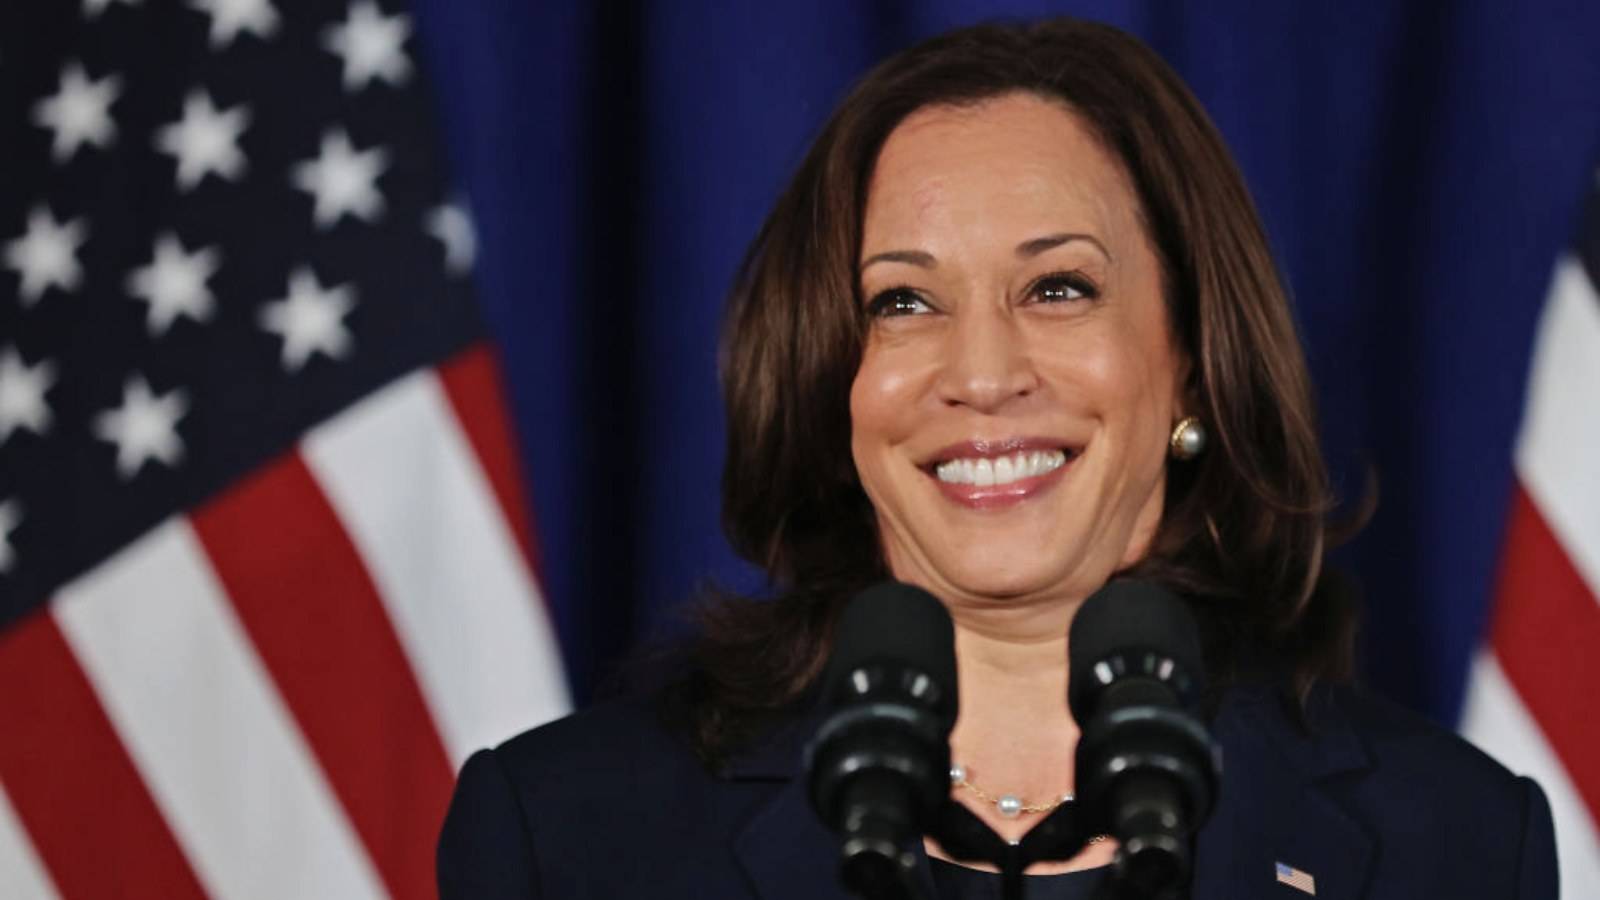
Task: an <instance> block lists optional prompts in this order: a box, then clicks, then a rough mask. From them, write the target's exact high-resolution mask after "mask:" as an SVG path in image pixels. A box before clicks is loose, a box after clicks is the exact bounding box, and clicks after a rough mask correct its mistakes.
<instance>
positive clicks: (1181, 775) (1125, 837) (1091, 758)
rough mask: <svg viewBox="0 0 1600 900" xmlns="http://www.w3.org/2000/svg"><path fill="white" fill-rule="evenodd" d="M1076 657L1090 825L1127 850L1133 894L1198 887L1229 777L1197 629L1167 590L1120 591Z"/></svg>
mask: <svg viewBox="0 0 1600 900" xmlns="http://www.w3.org/2000/svg"><path fill="white" fill-rule="evenodd" d="M1067 648H1068V651H1067V652H1068V654H1069V656H1070V658H1071V661H1072V662H1071V673H1070V676H1069V678H1070V682H1071V683H1070V685H1069V686H1068V689H1067V705H1068V707H1069V708H1070V709H1071V710H1072V715H1073V717H1074V718H1075V719H1077V721H1078V724H1079V727H1080V728H1082V729H1083V736H1082V738H1081V739H1080V740H1079V742H1078V752H1077V779H1078V794H1079V799H1080V801H1081V802H1082V803H1083V804H1084V811H1085V814H1086V815H1088V816H1089V817H1090V821H1092V822H1095V823H1098V825H1099V827H1100V829H1101V830H1103V831H1106V832H1109V833H1111V834H1113V835H1114V836H1115V837H1116V838H1117V840H1118V841H1119V842H1120V843H1121V845H1122V846H1121V849H1120V850H1119V851H1118V854H1117V860H1116V863H1115V866H1116V869H1115V871H1116V875H1117V880H1118V881H1119V882H1120V883H1121V884H1122V885H1123V886H1125V887H1128V888H1132V889H1133V890H1135V891H1136V892H1138V893H1139V894H1142V895H1145V896H1161V895H1162V894H1164V893H1167V892H1171V891H1174V890H1175V889H1177V888H1178V887H1180V886H1182V885H1183V884H1184V883H1186V882H1187V881H1188V879H1189V875H1190V863H1191V860H1190V846H1189V839H1190V836H1191V835H1192V834H1193V833H1194V831H1195V830H1196V829H1198V828H1199V827H1200V825H1201V823H1202V822H1204V821H1205V819H1206V817H1207V816H1209V815H1210V814H1211V806H1212V803H1213V801H1214V798H1215V796H1216V791H1217V782H1218V779H1219V778H1220V777H1221V774H1222V773H1221V760H1220V752H1219V751H1218V750H1217V749H1216V748H1215V746H1214V745H1213V744H1212V742H1211V737H1210V735H1209V733H1208V732H1207V731H1206V727H1205V725H1204V724H1203V723H1202V722H1201V720H1200V716H1199V714H1198V712H1197V707H1198V705H1199V698H1200V693H1201V691H1202V690H1203V689H1204V669H1203V667H1202V664H1201V658H1200V641H1199V636H1198V630H1197V629H1196V627H1195V623H1194V618H1193V617H1192V616H1191V615H1190V614H1189V610H1188V608H1187V607H1186V606H1185V605H1184V603H1183V601H1181V600H1179V599H1178V597H1177V596H1176V595H1174V594H1173V593H1172V592H1170V591H1168V590H1166V589H1165V588H1162V587H1159V586H1157V585H1154V584H1150V583H1148V582H1141V581H1130V580H1123V579H1119V580H1115V581H1112V582H1110V583H1109V584H1107V585H1106V586H1105V587H1103V588H1101V589H1100V590H1099V591H1096V592H1095V594H1094V595H1093V596H1091V597H1090V598H1089V599H1088V600H1086V601H1084V604H1083V606H1082V607H1081V608H1080V609H1079V610H1078V614H1077V616H1075V617H1074V619H1073V622H1072V630H1071V631H1070V632H1069V634H1068V636H1067Z"/></svg>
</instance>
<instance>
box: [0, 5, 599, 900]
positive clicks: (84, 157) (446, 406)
mask: <svg viewBox="0 0 1600 900" xmlns="http://www.w3.org/2000/svg"><path fill="white" fill-rule="evenodd" d="M412 31H413V23H412V20H411V18H410V17H409V16H408V15H407V14H406V11H405V10H404V9H402V8H401V7H400V5H399V4H397V3H394V2H388V0H386V2H384V3H382V4H379V3H377V2H374V0H354V2H300V3H283V2H267V0H192V2H188V3H177V2H149V3H142V2H137V0H85V2H82V3H77V2H72V3H68V2H59V0H30V2H24V3H9V2H8V3H7V4H6V5H5V8H4V10H3V11H0V147H4V148H5V165H4V168H5V171H4V174H3V178H0V897H6V898H55V897H60V898H64V900H75V898H104V897H122V896H128V897H135V896H136V897H151V896H163V897H169V898H184V897H202V896H209V897H219V898H246V897H275V898H276V897H340V898H361V897H371V898H377V897H395V898H424V897H427V896H430V895H432V893H433V888H432V859H433V844H434V840H435V837H436V834H437V828H438V822H439V821H440V819H441V818H442V816H443V812H444V808H445V805H446V803H447V802H448V798H449V794H450V790H451V787H452V783H453V776H454V772H455V769H456V767H457V766H458V765H459V764H460V763H461V761H462V760H463V759H464V758H465V756H466V755H467V754H468V753H470V752H471V751H472V750H474V749H477V748H478V747H481V746H484V745H487V744H491V743H494V742H497V741H499V740H501V739H503V738H504V737H506V736H508V735H510V734H512V733H514V732H515V731H518V730H520V729H522V728H525V727H528V726H529V725H532V724H535V723H537V722H539V721H542V720H545V719H549V718H552V717H554V716H556V715H558V714H560V713H562V712H564V711H565V710H566V708H567V706H568V703H569V700H568V691H567V687H566V678H565V675H564V673H563V670H562V667H561V663H560V657H559V654H558V649H557V646H556V642H555V640H554V638H553V636H552V630H551V627H550V625H549V620H548V617H547V613H546V609H545V606H544V603H543V598H542V597H541V595H540V589H539V584H538V580H537V578H536V575H535V568H534V565H533V560H534V557H533V554H532V537H531V531H530V527H529V521H528V516H527V515H526V513H525V496H524V494H523V491H522V485H521V482H520V476H519V472H518V466H519V462H518V458H517V452H516V449H515V447H514V445H513V441H512V437H511V436H512V428H511V426H510V420H509V418H508V416H507V413H506V410H505V408H504V402H503V398H502V396H501V385H500V375H499V372H498V367H497V362H496V358H495V353H494V351H493V350H492V349H491V347H490V346H489V344H488V343H486V341H485V336H484V332H483V327H482V325H481V323H480V318H479V315H478V312H477V310H476V308H475V304H474V301H473V297H472V292H471V290H470V289H469V284H470V277H469V276H470V273H471V271H472V265H473V251H474V246H473V233H472V227H471V223H470V220H469V217H468V215H467V213H466V211H465V209H464V208H463V207H462V205H461V204H460V203H459V202H458V201H456V200H453V199H452V196H451V192H450V191H449V189H448V184H447V179H446V178H445V175H444V166H443V162H442V159H441V154H440V151H439V149H438V148H439V143H440V142H439V139H438V135H437V134H436V133H435V132H434V128H433V124H432V115H433V108H432V100H431V98H430V97H429V95H428V93H427V89H426V84H425V82H424V80H423V78H422V77H421V73H420V71H419V61H418V60H417V59H416V50H415V47H414V41H413V39H412Z"/></svg>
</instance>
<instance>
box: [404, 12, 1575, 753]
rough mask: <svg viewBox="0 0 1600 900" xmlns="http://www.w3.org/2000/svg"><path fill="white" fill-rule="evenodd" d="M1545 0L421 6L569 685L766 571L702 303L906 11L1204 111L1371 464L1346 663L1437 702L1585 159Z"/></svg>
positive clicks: (1331, 391)
mask: <svg viewBox="0 0 1600 900" xmlns="http://www.w3.org/2000/svg"><path fill="white" fill-rule="evenodd" d="M1540 6H1541V7H1542V8H1541V9H1539V10H1538V11H1537V12H1536V11H1533V10H1531V9H1528V8H1526V7H1524V6H1522V5H1520V4H1516V3H1512V2H1509V0H1503V2H1498V3H1496V2H1468V0H1463V2H1455V3H1433V2H1417V3H1389V2H1372V3H1347V4H1310V3H1265V4H1263V3H1254V2H1245V0H1233V2H1219V3H1212V4H1206V5H1205V6H1204V8H1201V7H1200V6H1199V5H1194V6H1185V5H1180V4H1176V3H1170V2H1160V0H1152V2H1121V3H1117V2H1100V3H1092V2H1084V3H1022V2H1015V3H977V2H926V3H911V2H875V3H874V2H858V0H828V2H819V3H808V4H750V3H719V4H710V3H707V4H691V3H678V2H670V3H669V2H656V3H646V4H642V5H635V4H606V3H602V4H599V5H593V4H589V3H582V2H573V0H547V2H540V3H529V2H512V0H478V2H473V3H458V2H454V0H419V2H418V4H417V13H418V19H419V23H420V26H421V27H420V36H421V40H422V43H423V49H424V57H425V60H426V62H427V64H428V67H429V69H430V74H431V76H432V83H433V85H434V90H435V94H436V98H437V101H438V103H439V106H440V108H441V110H442V114H443V117H444V120H445V123H446V126H447V128H448V132H449V141H450V152H451V154H452V157H453V162H454V165H455V171H456V176H457V178H458V179H459V181H460V183H461V185H462V187H463V189H464V190H465V192H466V193H467V195H468V197H469V198H470V201H471V204H472V207H473V209H474V211H475V215H476V219H477V225H478V231H479V239H480V255H479V273H478V278H479V282H480V289H481V293H482V296H483V299H484V302H485V303H486V305H487V308H488V316H489V318H490V320H491V324H492V327H493V329H494V331H495V332H496V334H497V335H498V338H499V341H500V343H501V346H502V348H503V349H504V353H505V360H506V365H507V371H508V373H509V379H510V389H511V394H512V398H513V402H514V405H515V411H516V416H517V421H518V425H519V429H520V437H521V440H522V446H523V448H524V455H525V459H526V468H527V471H528V473H529V476H530V481H531V492H532V501H533V506H534V509H535V511H536V515H537V527H538V531H539V541H540V544H541V548H542V555H543V559H544V562H543V576H544V580H545V584H546V585H547V588H548V590H549V593H550V595H551V601H552V604H553V607H554V609H555V611H556V617H557V621H558V626H559V629H560V633H561V636H562V639H563V643H564V647H565V652H566V656H567V661H568V664H569V666H570V669H571V671H572V676H573V682H574V685H575V687H576V689H577V691H578V696H579V699H580V701H582V700H583V699H585V698H586V697H588V696H589V694H590V691H591V690H592V689H593V687H594V685H595V683H596V680H597V678H599V677H601V676H602V675H603V674H604V673H605V671H606V670H607V667H608V666H609V665H610V664H611V663H613V662H615V661H616V660H617V659H619V658H620V657H621V656H622V655H624V654H625V653H626V651H627V650H628V648H629V647H630V646H632V645H633V644H634V642H636V641H637V640H639V639H641V638H643V637H645V636H648V635H651V634H660V633H663V632H670V631H672V630H673V629H676V628H679V627H681V610H682V607H683V604H684V602H685V601H686V600H687V599H689V598H690V597H692V596H693V595H694V593H695V592H696V590H697V589H698V588H699V587H700V586H702V585H704V584H705V583H707V582H708V581H716V582H720V583H723V584H730V585H734V586H746V587H748V586H752V585H755V584H758V583H759V582H758V579H756V577H755V575H754V573H752V572H751V571H750V570H748V569H747V568H744V567H742V566H741V565H740V564H739V563H738V562H737V561H736V560H735V559H734V558H733V556H732V554H731V553H730V552H729V551H728V549H727V547H726V545H725V543H724V541H723V540H722V537H721V534H720V530H719V526H718V483H719V476H720V467H721V457H722V429H721V405H720V400H719V398H718V395H717V388H716V378H715V371H716V354H715V346H716V335H717V326H718V318H719V313H720V310H721V306H722V301H723V297H724V295H725V293H726V290H727V288H728V285H729V281H730V278H731V276H732V274H733V271H734V267H735V265H736V263H737V261H738V260H739V258H740V256H741V254H742V253H743V251H744V248H745V246H746V244H747V243H748V242H749V240H750V238H751V237H752V236H753V235H754V233H755V231H756V228H757V226H758V225H759V223H760V221H761V218H762V216H763V215H764V213H765V212H766V210H767V208H768V206H769V204H770V203H771V202H772V200H773V199H774V198H775V196H776V194H777V192H778V190H779V189H780V187H781V186H782V184H783V183H784V181H785V179H786V178H787V176H788V173H789V172H790V171H791V170H792V169H793V168H794V166H795V165H796V164H797V163H798V161H799V159H800V157H801V155H802V153H803V152H804V149H805V147H806V144H807V141H808V140H809V138H810V137H811V136H812V135H813V134H814V133H815V132H816V130H817V129H818V127H819V125H820V124H821V122H822V120H823V119H824V117H825V116H826V115H827V113H828V112H829V110H830V109H831V108H832V106H833V104H834V103H835V102H837V101H838V100H839V99H840V98H841V97H842V96H843V94H844V92H845V91H846V90H847V89H848V87H849V85H850V84H851V83H852V82H853V80H854V79H856V78H857V77H859V76H860V75H861V74H862V73H863V72H865V71H866V69H867V68H868V67H869V66H870V65H871V64H872V63H873V62H874V61H876V60H878V59H881V58H882V57H883V56H885V55H887V54H889V53H891V52H893V51H895V50H898V49H900V48H903V47H905V46H907V45H909V44H910V43H913V42H915V41H917V40H919V39H921V38H923V37H926V36H929V35H932V34H935V33H938V32H940V31H943V30H946V29H949V28H952V27H955V26H959V25H962V24H967V23H971V22H975V21H979V20H983V19H991V18H1017V17H1035V16H1041V15H1048V14H1059V13H1066V14H1071V15H1077V16H1081V17H1086V18H1093V19H1100V20H1103V21H1107V22H1110V23H1112V24H1115V25H1118V26H1120V27H1122V28H1125V29H1127V30H1129V31H1132V32H1133V33H1135V34H1137V35H1139V36H1141V37H1142V38H1143V39H1145V40H1146V41H1147V42H1149V43H1150V44H1151V45H1152V46H1153V47H1155V49H1156V50H1157V51H1158V52H1160V53H1161V54H1162V55H1163V56H1164V57H1165V58H1166V59H1167V60H1169V61H1170V62H1171V63H1172V64H1173V65H1174V66H1175V67H1176V68H1177V69H1178V70H1179V71H1180V72H1181V73H1182V74H1183V76H1184V77H1185V78H1186V79H1187V80H1188V83H1189V84H1190V86H1191V87H1192V88H1193V89H1194V91H1195V92H1196V93H1197V94H1198V95H1199V97H1200V99H1201V101H1202V102H1203V103H1204V104H1205V105H1206V107H1207V109H1208V110H1209V111H1210V113H1211V115H1212V117H1213V118H1214V119H1215V121H1216V122H1217V124H1218V126H1219V127H1220V128H1221V130H1222V132H1223V133H1224V134H1225V135H1226V137H1227V139H1228V141H1229V143H1230V145H1231V147H1232V148H1233V151H1234V153H1235V155H1236V157H1237V158H1238V161H1239V164H1240V166H1241V167H1242V168H1243V170H1244V173H1245V176H1246V178H1247V180H1248V182H1249V184H1250V186H1251V188H1252V190H1253V191H1254V193H1255V197H1256V200H1257V202H1258V204H1259V205H1260V208H1261V211H1262V214H1263V216H1264V218H1265V220H1266V223H1267V227H1268V231H1269V233H1270V235H1271V237H1272V240H1273V243H1274V248H1275V251H1276V253H1277V255H1278V258H1279V260H1280V261H1281V264H1282V266H1283V268H1284V270H1285V272H1286V273H1287V276H1288V279H1289V282H1290V284H1291V286H1292V289H1293V293H1294V299H1295V305H1296V314H1297V316H1298V318H1299V321H1300V324H1301V326H1302V328H1303V333H1304V336H1305V340H1306V343H1307V345H1308V348H1309V353H1310V358H1311V363H1312V368H1313V371H1314V375H1315V377H1316V379H1317V385H1318V390H1319V399H1320V403H1321V413H1322V425H1323V431H1324V437H1325V446H1326V448H1327V451H1328V454H1329V458H1330V460H1331V462H1332V463H1333V466H1334V469H1335V472H1336V474H1337V477H1338V479H1339V484H1340V486H1341V488H1342V489H1343V491H1344V493H1345V494H1346V495H1347V496H1353V495H1355V494H1356V493H1358V492H1359V491H1360V489H1361V486H1362V481H1363V477H1364V472H1365V471H1366V469H1367V468H1368V467H1369V466H1370V467H1372V468H1374V469H1375V470H1376V473H1377V474H1378V477H1379V479H1380V487H1381V502H1380V506H1379V509H1378V513H1377V515H1376V517H1375V518H1374V520H1373V521H1372V524H1371V526H1370V527H1369V528H1368V529H1367V530H1366V531H1365V532H1364V533H1363V534H1362V535H1361V537H1360V538H1359V539H1358V540H1357V541H1356V542H1354V543H1353V544H1351V545H1349V546H1348V547H1346V548H1344V549H1342V550H1341V551H1339V553H1338V555H1337V559H1338V560H1339V562H1340V563H1341V564H1342V565H1344V566H1346V567H1348V568H1350V569H1351V570H1353V571H1354V572H1355V573H1356V574H1357V575H1358V576H1359V578H1360V579H1361V581H1362V582H1363V584H1364V587H1365V591H1366V603H1367V606H1368V609H1367V617H1366V627H1365V639H1364V649H1363V664H1364V673H1365V676H1366V679H1367V680H1368V681H1369V682H1370V683H1372V684H1374V685H1376V686H1377V687H1379V688H1380V689H1382V690H1384V691H1385V692H1387V693H1389V694H1390V695H1392V696H1394V697H1396V698H1398V699H1400V700H1401V701H1403V702H1405V703H1407V704H1409V705H1411V706H1413V707H1415V708H1417V709H1420V710H1422V711H1424V712H1427V713H1429V714H1431V715H1433V716H1434V717H1435V718H1437V719H1439V720H1441V721H1445V722H1449V721H1452V720H1453V718H1454V716H1455V714H1456V711H1457V709H1458V706H1459V703H1460V700H1461V696H1462V689H1463V680H1464V677H1465V672H1466V667H1467V664H1468V662H1469V660H1470V656H1471V653H1472V651H1473V648H1474V647H1475V645H1476V643H1477V640H1478V636H1479V633H1480V630H1481V629H1482V627H1483V624H1484V617H1485V614H1486V610H1487V605H1488V602H1489V600H1490V595H1491V592H1492V584H1493V578H1494V574H1495V569H1496V564H1497V559H1498V556H1499V545H1500V538H1501V531H1502V521H1503V516H1504V511H1505V507H1506V502H1507V499H1508V497H1509V490H1510V479H1511V468H1510V467H1511V455H1510V454H1511V445H1512V441H1513V438H1514V436H1515V431H1516V426H1517V422H1518V418H1519V415H1520V412H1521V405H1522V399H1523V385H1524V381H1525V377H1526V368H1527V362H1528V354H1529V350H1530V341H1531V338H1532V332H1533V325H1534V321H1535V316H1536V315H1537V312H1538V310H1539V307H1540V304H1541V302H1542V299H1543V295H1544V291H1545V287H1546V283H1547V280H1548V278H1549V274H1550V272H1551V267H1552V265H1553V263H1554V261H1555V259H1556V257H1557V254H1558V253H1559V252H1560V250H1561V248H1562V247H1563V246H1564V245H1565V244H1566V242H1567V241H1568V239H1569V237H1570V235H1571V232H1572V230H1573V228H1574V226H1575V222H1576V216H1577V213H1578V209H1579V206H1578V205H1579V201H1580V199H1581V197H1582V196H1583V193H1584V190H1585V188H1586V186H1587V185H1588V179H1592V178H1594V177H1595V174H1594V173H1595V169H1594V164H1595V162H1596V160H1597V159H1600V5H1597V4H1594V3H1592V2H1587V0H1573V2H1567V3H1561V2H1551V3H1546V4H1541V5H1540ZM1596 389H1597V391H1600V385H1597V386H1596Z"/></svg>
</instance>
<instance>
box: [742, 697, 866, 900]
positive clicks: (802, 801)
mask: <svg viewBox="0 0 1600 900" xmlns="http://www.w3.org/2000/svg"><path fill="white" fill-rule="evenodd" d="M819 721H820V716H818V715H810V716H802V717H799V718H796V719H794V720H792V721H790V722H788V723H786V724H785V725H783V726H780V727H779V728H778V729H777V730H775V731H774V732H773V733H772V735H771V736H770V737H769V738H768V739H767V740H766V741H764V742H763V743H762V744H760V745H759V746H757V747H755V748H753V749H752V750H750V751H749V752H747V753H744V754H742V755H740V756H738V757H735V758H734V759H733V760H732V761H731V762H730V764H729V766H728V772H727V777H728V779H729V780H730V781H734V782H747V783H755V782H769V783H771V784H772V785H773V786H774V790H773V792H772V793H771V794H770V795H769V796H768V798H767V800H766V801H765V802H763V803H762V804H761V805H760V806H758V807H757V809H756V811H755V813H754V815H752V816H751V818H750V820H749V821H748V822H746V823H745V825H744V827H743V828H741V829H740V830H739V832H738V834H737V835H736V836H735V837H734V841H733V852H734V856H735V857H737V858H738V860H739V866H740V868H742V869H743V870H744V874H745V877H746V878H747V879H748V880H749V882H750V887H751V890H752V891H753V893H754V894H755V895H756V896H758V897H761V898H762V900H803V898H838V900H850V897H849V895H848V894H846V893H845V892H844V890H843V888H840V887H839V886H838V884H837V874H836V872H835V869H834V864H835V860H836V859H837V858H838V849H837V844H836V842H835V841H834V838H833V835H832V834H830V833H829V832H828V830H827V829H826V828H824V827H823V826H822V823H821V822H819V821H817V817H816V815H815V814H813V813H812V812H811V806H810V803H809V802H808V801H807V799H806V793H805V780H804V779H803V778H801V777H800V776H801V754H802V752H803V751H804V748H805V742H806V740H807V739H808V738H809V737H810V735H811V733H812V732H814V731H815V730H816V726H817V724H818V722H819Z"/></svg>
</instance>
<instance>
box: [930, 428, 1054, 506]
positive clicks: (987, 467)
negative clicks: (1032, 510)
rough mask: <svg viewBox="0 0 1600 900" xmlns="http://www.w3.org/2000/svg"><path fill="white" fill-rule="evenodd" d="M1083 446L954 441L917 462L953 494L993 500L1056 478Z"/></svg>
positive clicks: (973, 501) (971, 501)
mask: <svg viewBox="0 0 1600 900" xmlns="http://www.w3.org/2000/svg"><path fill="white" fill-rule="evenodd" d="M1081 451H1082V448H1081V447H1078V446H1075V445H1070V444H1064V443H1062V442H1061V441H1059V440H1054V439H1049V438H1044V439H1040V438H1011V439H1006V440H1001V441H966V442H962V443H959V444H952V445H950V446H949V447H946V448H944V449H943V450H941V451H939V452H938V453H937V454H935V455H934V456H933V457H932V458H930V459H928V460H926V461H925V462H924V463H923V464H922V465H921V466H920V468H921V469H922V470H923V471H924V472H925V473H927V474H928V475H929V476H930V477H932V478H934V479H935V480H937V481H938V482H939V487H940V488H941V489H942V490H943V492H944V493H945V494H946V495H947V496H949V497H950V498H951V499H954V500H957V501H959V502H962V503H964V504H968V505H979V506H991V505H996V503H997V502H1002V501H1011V502H1015V501H1020V500H1022V499H1024V498H1026V497H1028V496H1031V495H1032V494H1034V493H1037V492H1038V491H1041V490H1044V489H1045V488H1047V487H1049V486H1051V485H1053V484H1055V483H1056V482H1057V481H1058V480H1059V478H1060V476H1061V474H1062V470H1063V469H1064V468H1066V467H1067V466H1068V464H1069V463H1071V462H1072V460H1074V459H1076V458H1077V457H1078V455H1079V454H1080V453H1081Z"/></svg>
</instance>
